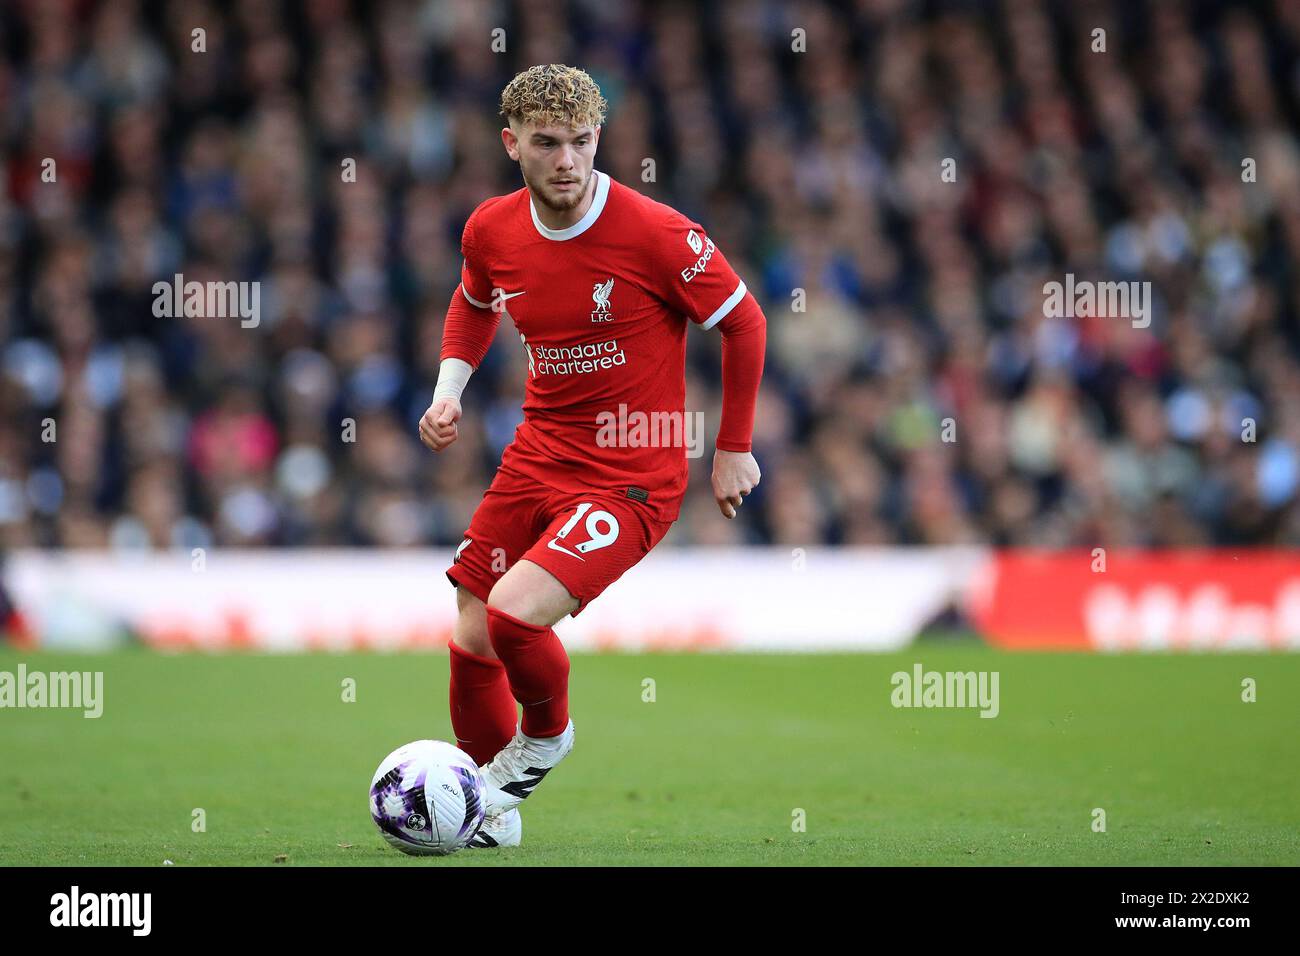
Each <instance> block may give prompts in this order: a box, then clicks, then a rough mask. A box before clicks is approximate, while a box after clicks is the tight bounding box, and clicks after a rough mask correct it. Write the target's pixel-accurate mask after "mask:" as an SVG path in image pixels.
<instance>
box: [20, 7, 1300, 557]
mask: <svg viewBox="0 0 1300 956" xmlns="http://www.w3.org/2000/svg"><path fill="white" fill-rule="evenodd" d="M497 29H500V30H502V31H503V32H501V33H498V34H496V35H495V37H494V33H493V31H494V30H497ZM196 30H201V31H202V32H201V33H200V34H196V33H195V32H194V31H196ZM1098 31H1100V32H1098ZM494 38H495V39H496V41H497V46H498V50H495V51H494V49H493V43H494ZM502 43H504V47H505V48H504V50H500V49H499V47H500V45H501V44H502ZM197 45H201V46H202V50H201V51H198V50H196V49H195V47H196V46H197ZM1298 53H1300V2H1297V0H1271V2H1267V0H1266V2H1261V3H1252V4H1231V3H1216V2H1187V3H1180V2H1174V0H1170V2H1159V0H1149V2H1142V0H1105V2H1087V0H1079V2H1072V3H1047V2H1041V3H1040V2H1035V0H989V2H987V3H974V2H920V0H856V2H853V0H842V2H790V3H778V2H771V0H730V2H728V0H717V2H708V3H699V4H681V3H677V4H673V3H651V2H630V0H573V2H569V3H563V2H517V3H492V2H478V0H428V2H416V0H386V2H385V0H376V2H371V3H363V2H361V0H300V2H285V0H238V2H230V3H218V2H207V0H175V2H165V3H164V2H147V0H104V2H93V0H10V2H7V3H5V4H4V5H2V6H0V548H11V547H20V546H42V547H47V546H55V547H78V548H82V547H90V548H103V547H113V548H170V547H180V548H191V547H200V546H215V547H222V546H252V545H270V546H306V545H375V546H408V545H421V544H441V545H448V544H455V543H457V542H458V541H459V540H460V538H461V535H462V532H463V531H464V528H465V526H466V525H467V523H468V521H469V516H470V514H471V512H472V510H473V508H474V506H475V505H476V504H477V502H478V500H479V498H480V496H481V494H482V492H483V489H484V488H485V487H486V485H487V483H488V482H489V481H490V479H491V476H492V473H493V470H494V468H495V466H496V463H497V462H498V461H499V456H500V452H501V449H502V448H503V447H504V445H505V444H506V443H508V442H509V440H510V438H511V435H512V433H513V430H514V427H515V425H516V424H517V423H518V421H519V420H520V411H519V405H520V401H521V397H522V387H523V381H524V377H525V375H526V371H527V367H526V359H525V355H524V350H523V348H522V347H521V346H520V344H519V342H518V337H517V335H516V334H515V333H514V331H513V329H511V328H510V327H509V326H508V323H507V324H506V325H504V326H503V328H502V330H501V331H500V333H499V334H498V337H497V340H496V344H495V345H494V347H493V349H492V351H491V353H490V354H489V356H488V359H487V360H486V361H485V363H484V365H483V367H482V368H481V369H480V370H479V373H478V374H477V375H476V376H475V377H474V379H473V380H472V382H471V383H470V386H469V389H468V391H467V394H466V399H465V405H466V418H465V421H464V422H463V423H462V430H461V441H460V443H459V444H458V445H457V446H455V447H454V448H453V450H452V451H449V452H447V453H444V454H442V455H440V456H435V455H434V454H432V453H430V452H428V451H426V450H425V449H423V448H422V447H421V446H420V444H419V442H418V440H417V434H416V422H417V421H418V418H419V416H420V414H421V413H422V412H423V411H424V409H425V407H426V406H427V405H428V403H429V400H430V396H431V394H432V389H433V383H434V380H435V378H436V374H437V365H438V348H439V343H440V340H441V333H442V318H443V314H444V311H445V309H446V307H447V304H448V301H449V299H450V296H451V293H452V291H453V290H454V288H455V286H456V283H457V281H458V274H459V267H460V251H459V238H460V232H461V228H462V226H463V224H464V221H465V219H466V217H467V216H468V214H469V212H470V211H471V210H472V209H473V208H474V207H475V206H476V205H477V204H478V203H479V202H480V201H481V200H483V199H484V198H486V197H488V196H491V195H497V194H501V193H504V192H508V191H511V190H514V189H516V188H518V187H519V186H520V185H521V183H520V180H519V177H518V168H517V167H516V166H515V165H514V164H512V163H510V161H509V160H508V158H507V157H506V156H505V154H504V152H503V150H502V148H501V145H500V138H499V130H500V127H501V125H502V120H501V118H500V117H499V116H498V115H497V108H498V98H499V95H500V91H501V88H502V87H503V86H504V84H505V83H506V82H507V81H508V80H509V79H510V78H511V77H512V76H513V75H514V74H515V73H516V72H517V71H518V70H520V69H523V68H524V67H526V66H529V65H531V64H534V63H546V62H563V63H570V64H573V65H577V66H581V67H583V68H584V69H586V70H587V71H588V72H590V73H591V74H592V76H593V77H594V78H595V79H596V81H597V82H598V83H599V84H600V86H601V88H602V90H603V92H604V94H605V96H606V97H607V99H608V100H609V102H610V112H609V116H608V119H607V123H606V126H605V128H604V130H603V133H602V138H601V142H600V151H599V155H598V157H597V168H599V169H602V170H604V171H606V172H608V173H609V174H611V175H612V176H614V177H615V178H616V179H618V180H620V181H622V182H624V183H626V184H628V185H630V186H632V187H633V188H636V189H639V190H641V191H643V192H645V193H647V194H648V195H650V196H652V197H654V198H656V199H659V200H661V201H664V202H667V203H669V204H671V205H673V206H676V207H677V208H679V209H681V210H682V211H683V212H685V213H686V214H687V215H689V216H691V217H692V218H694V219H697V220H698V221H700V222H701V223H703V224H704V225H705V227H706V228H707V229H708V230H709V232H710V234H711V235H712V236H713V238H714V239H715V240H716V241H717V243H718V245H719V247H720V248H721V249H722V250H723V251H724V253H725V254H726V255H727V257H728V258H729V260H730V261H731V263H732V264H733V266H734V267H735V268H736V270H737V271H738V272H739V273H740V274H741V275H742V276H743V277H744V278H745V280H746V282H747V283H748V285H749V287H750V288H751V289H752V290H753V291H754V293H755V295H756V296H757V297H758V299H759V301H760V303H761V304H762V306H763V308H764V311H765V312H766V314H767V317H768V339H769V346H768V357H767V371H766V374H765V381H764V386H763V390H762V394H761V396H760V401H759V409H758V423H757V426H756V434H755V454H756V456H757V458H758V460H759V463H760V465H761V467H762V468H763V482H762V484H761V485H760V487H759V489H758V491H757V492H756V493H755V495H754V496H753V497H752V498H751V499H750V500H749V501H747V503H746V506H745V508H744V509H742V513H741V516H740V518H739V519H738V520H737V521H734V522H728V521H725V520H723V519H722V518H721V517H720V516H719V515H718V513H717V508H716V505H715V504H714V502H713V500H712V495H711V492H710V490H709V484H708V470H709V463H710V455H708V454H706V455H705V456H704V457H703V458H699V459H696V460H694V461H693V462H692V469H693V473H692V486H691V490H690V492H689V495H688V498H687V502H686V504H685V506H684V510H683V519H682V520H681V521H680V522H679V523H678V525H677V526H676V527H675V528H674V530H673V532H672V533H671V535H670V537H669V538H668V539H667V546H669V547H671V546H680V545H688V544H727V543H742V542H752V543H774V544H779V545H785V546H791V547H795V546H802V545H814V544H820V543H827V544H845V545H850V544H851V545H893V544H967V543H989V544H996V545H1021V546H1036V547H1049V548H1061V547H1069V546H1084V547H1092V546H1097V545H1102V546H1170V547H1188V546H1198V545H1265V544H1292V545H1293V544H1298V543H1300V504H1298V503H1297V502H1298V501H1300V497H1298V490H1300V361H1298V358H1300V321H1298V320H1297V310H1298V309H1300V269H1298V268H1297V263H1300V155H1298V153H1297V142H1296V138H1295V136H1294V131H1295V130H1296V129H1297V128H1298V127H1297V120H1300V116H1298V115H1297V102H1298V100H1300V56H1298V55H1297V54H1298ZM48 159H52V160H54V166H53V169H54V171H55V174H54V176H53V177H50V176H49V175H48V174H46V170H47V169H48V168H49V165H48V164H47V163H46V160H48ZM349 159H351V160H355V163H356V175H355V181H345V178H347V177H345V176H344V171H345V169H346V168H347V166H346V163H345V161H346V160H349ZM648 159H649V160H653V161H654V162H653V164H652V165H650V164H647V163H646V160H648ZM43 174H45V175H43ZM651 174H652V175H651ZM51 178H52V179H53V181H47V180H49V179H51ZM647 178H648V179H649V181H647ZM176 273H181V274H183V275H184V277H185V279H186V280H191V281H192V280H198V281H209V280H211V281H222V282H224V281H230V280H236V281H252V280H257V281H259V282H260V284H261V315H260V322H259V323H258V325H257V326H256V327H252V328H246V327H244V326H243V325H242V324H241V322H240V321H239V320H238V319H234V318H232V319H220V318H186V317H179V318H166V317H158V316H156V315H155V314H154V308H153V304H154V296H153V293H152V291H151V290H152V286H153V283H155V282H156V281H159V280H167V281H170V280H171V278H172V276H173V275H174V274H176ZM1067 274H1073V275H1074V276H1076V277H1077V278H1078V279H1080V280H1085V279H1091V280H1095V281H1139V282H1150V283H1151V290H1152V298H1153V301H1154V305H1153V310H1152V313H1151V321H1150V325H1149V327H1147V328H1138V327H1135V325H1134V323H1133V322H1131V321H1128V320H1127V319H1125V318H1124V317H1122V316H1113V315H1112V316H1108V315H1093V316H1073V317H1072V316H1064V317H1048V316H1046V315H1045V314H1044V313H1045V310H1044V291H1043V287H1044V284H1045V283H1048V282H1053V281H1059V282H1064V281H1065V277H1066V275H1067ZM690 332H691V338H690V355H689V361H688V366H689V367H688V409H690V410H702V411H704V412H705V414H706V421H707V422H708V425H709V427H710V428H711V429H716V427H717V422H718V410H719V398H720V389H719V364H718V360H719V343H718V338H717V336H716V335H711V334H709V333H699V332H698V330H690Z"/></svg>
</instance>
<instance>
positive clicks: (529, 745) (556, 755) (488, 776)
mask: <svg viewBox="0 0 1300 956" xmlns="http://www.w3.org/2000/svg"><path fill="white" fill-rule="evenodd" d="M572 749H573V721H569V726H567V727H565V728H564V733H562V734H560V735H559V736H558V737H528V736H526V735H525V734H524V732H523V731H522V730H517V731H516V732H515V736H514V739H513V740H511V741H510V743H508V744H506V745H505V747H503V748H502V749H501V752H500V753H498V754H497V755H496V756H495V757H493V758H492V760H491V762H489V763H488V764H487V765H486V766H484V767H481V768H480V769H479V773H480V774H481V775H482V778H483V789H484V794H485V798H486V800H487V815H488V817H489V818H491V817H493V816H497V815H501V814H504V813H506V812H507V811H510V810H514V809H515V807H517V806H519V804H521V803H523V802H524V800H525V799H526V798H527V797H528V795H529V794H530V793H532V792H533V789H534V788H535V787H536V786H537V785H538V784H539V783H541V782H542V778H543V777H545V776H546V775H547V774H548V773H550V772H551V771H552V770H554V769H555V765H556V764H558V763H559V762H560V761H561V760H563V759H564V758H565V757H567V756H568V755H569V751H570V750H572ZM484 826H485V827H486V824H485V825H484ZM489 832H491V831H489Z"/></svg>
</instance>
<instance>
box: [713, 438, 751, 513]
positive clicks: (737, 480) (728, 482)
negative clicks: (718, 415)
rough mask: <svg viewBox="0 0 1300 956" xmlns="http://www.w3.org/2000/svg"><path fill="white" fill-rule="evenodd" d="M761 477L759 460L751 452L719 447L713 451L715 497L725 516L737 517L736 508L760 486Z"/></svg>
mask: <svg viewBox="0 0 1300 956" xmlns="http://www.w3.org/2000/svg"><path fill="white" fill-rule="evenodd" d="M761 477H762V472H760V471H759V470H758V462H756V461H754V456H753V455H751V454H750V453H749V452H747V451H723V450H722V449H721V448H719V449H718V450H717V451H715V452H714V453H713V497H714V500H716V501H717V502H718V509H719V510H720V511H721V512H722V514H723V517H726V518H734V517H736V509H737V508H739V507H740V505H741V503H742V502H743V501H744V500H745V495H747V494H749V493H750V492H751V491H753V490H754V489H755V488H756V487H757V486H758V480H759V478H761Z"/></svg>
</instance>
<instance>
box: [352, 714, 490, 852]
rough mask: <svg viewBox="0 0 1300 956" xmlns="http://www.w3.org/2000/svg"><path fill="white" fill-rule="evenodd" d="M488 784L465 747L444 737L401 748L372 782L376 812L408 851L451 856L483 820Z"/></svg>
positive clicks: (383, 828)
mask: <svg viewBox="0 0 1300 956" xmlns="http://www.w3.org/2000/svg"><path fill="white" fill-rule="evenodd" d="M485 806H486V804H485V801H484V799H483V782H482V780H481V779H480V777H479V771H478V767H477V766H476V765H475V763H474V761H473V759H472V758H471V757H470V756H469V754H467V753H465V751H463V750H461V749H459V748H458V747H455V746H453V745H451V744H449V743H446V742H445V741H441V740H417V741H415V742H413V743H409V744H406V745H405V746H403V747H398V748H397V749H396V750H394V751H393V752H392V753H390V754H389V755H388V756H387V757H385V758H384V760H383V762H382V763H380V765H379V769H378V770H376V771H375V776H374V779H372V780H371V781H370V816H371V818H372V819H373V820H374V821H375V825H376V826H377V827H379V832H380V833H382V834H383V836H384V839H385V840H387V841H388V842H389V843H390V844H392V845H393V846H394V847H396V848H397V849H399V850H401V851H402V852H403V853H410V854H412V855H415V856H445V855H446V854H448V853H455V852H456V851H457V850H459V849H461V848H462V847H463V846H465V844H467V843H468V842H469V841H470V838H471V837H473V836H474V834H475V833H476V832H478V828H479V825H480V824H482V822H483V815H484V811H485Z"/></svg>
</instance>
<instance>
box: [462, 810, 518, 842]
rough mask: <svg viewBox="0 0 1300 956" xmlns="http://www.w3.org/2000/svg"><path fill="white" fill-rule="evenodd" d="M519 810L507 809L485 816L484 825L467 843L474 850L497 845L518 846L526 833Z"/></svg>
mask: <svg viewBox="0 0 1300 956" xmlns="http://www.w3.org/2000/svg"><path fill="white" fill-rule="evenodd" d="M521 816H522V815H521V814H520V812H519V811H518V810H507V811H506V812H505V813H497V814H493V815H490V816H486V817H484V818H483V825H482V826H481V827H479V828H478V832H477V833H475V834H474V836H472V837H471V838H470V841H469V842H468V843H466V844H465V846H466V847H468V848H469V849H472V850H479V849H490V848H491V847H497V846H518V845H519V841H520V839H522V837H523V834H524V822H523V820H522V819H520V817H521Z"/></svg>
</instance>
